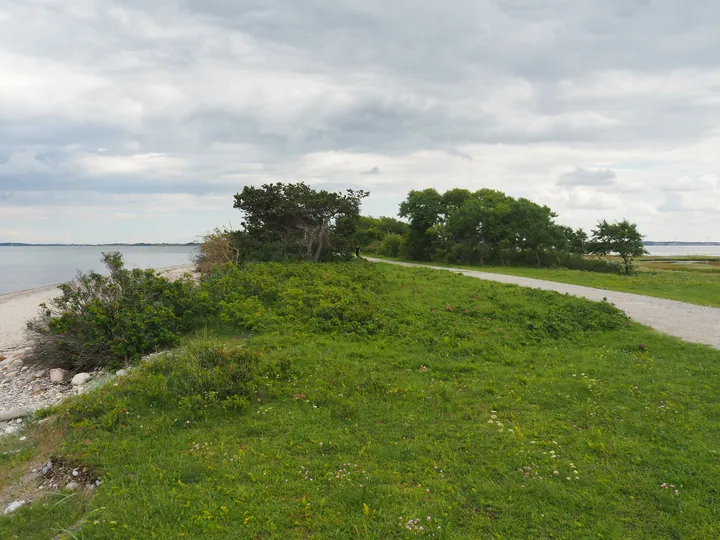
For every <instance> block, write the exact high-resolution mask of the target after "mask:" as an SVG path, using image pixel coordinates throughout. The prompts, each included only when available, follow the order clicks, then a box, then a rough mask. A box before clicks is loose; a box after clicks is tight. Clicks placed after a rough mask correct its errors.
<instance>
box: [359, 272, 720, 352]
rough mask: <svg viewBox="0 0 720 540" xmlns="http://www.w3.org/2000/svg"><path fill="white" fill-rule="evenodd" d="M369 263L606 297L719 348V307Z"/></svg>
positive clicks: (662, 327) (641, 317)
mask: <svg viewBox="0 0 720 540" xmlns="http://www.w3.org/2000/svg"><path fill="white" fill-rule="evenodd" d="M367 260H369V261H372V262H376V263H387V264H396V265H399V266H409V267H417V266H421V267H423V268H431V269H433V270H447V271H449V272H455V273H458V274H463V275H466V276H470V277H475V278H479V279H485V280H489V281H497V282H500V283H512V284H515V285H520V286H523V287H533V288H535V289H544V290H546V291H557V292H559V293H567V294H571V295H573V296H580V297H582V298H587V299H589V300H595V301H602V300H603V299H604V298H607V300H608V302H611V303H613V304H615V305H616V306H617V307H618V308H620V309H622V310H623V311H624V312H625V313H627V314H628V315H629V316H630V317H631V318H632V319H633V320H635V321H637V322H639V323H642V324H645V325H647V326H649V327H650V328H654V329H655V330H658V331H660V332H663V333H665V334H668V335H671V336H675V337H679V338H681V339H684V340H685V341H692V342H695V343H704V344H705V345H710V346H712V347H715V348H716V349H720V309H718V308H712V307H706V306H697V305H695V304H688V303H685V302H678V301H676V300H665V299H664V298H654V297H652V296H644V295H641V294H631V293H624V292H617V291H606V290H604V289H594V288H592V287H583V286H581V285H570V284H567V283H557V282H555V281H545V280H542V279H533V278H525V277H519V276H508V275H505V274H492V273H490V272H478V271H477V270H462V269H459V268H443V267H440V266H431V265H425V264H423V265H419V264H411V263H403V262H398V261H385V260H382V259H372V258H368V259H367Z"/></svg>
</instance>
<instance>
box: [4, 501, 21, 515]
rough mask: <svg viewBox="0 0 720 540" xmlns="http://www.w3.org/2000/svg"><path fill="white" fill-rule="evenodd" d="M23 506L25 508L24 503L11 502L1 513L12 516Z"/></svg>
mask: <svg viewBox="0 0 720 540" xmlns="http://www.w3.org/2000/svg"><path fill="white" fill-rule="evenodd" d="M23 506H25V501H13V502H11V503H10V504H8V505H7V506H6V507H5V512H3V513H4V514H5V515H8V514H12V513H13V512H15V511H17V510H19V509H20V508H22V507H23Z"/></svg>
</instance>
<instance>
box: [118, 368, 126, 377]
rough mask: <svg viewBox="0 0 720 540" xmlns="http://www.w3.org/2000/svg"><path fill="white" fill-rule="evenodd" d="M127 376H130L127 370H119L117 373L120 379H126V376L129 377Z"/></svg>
mask: <svg viewBox="0 0 720 540" xmlns="http://www.w3.org/2000/svg"><path fill="white" fill-rule="evenodd" d="M127 374H128V370H127V369H118V370H117V371H116V372H115V375H117V376H118V377H124V376H125V375H127Z"/></svg>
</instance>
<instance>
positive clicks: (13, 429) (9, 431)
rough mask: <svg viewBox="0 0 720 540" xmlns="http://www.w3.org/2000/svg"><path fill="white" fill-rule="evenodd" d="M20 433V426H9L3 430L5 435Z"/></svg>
mask: <svg viewBox="0 0 720 540" xmlns="http://www.w3.org/2000/svg"><path fill="white" fill-rule="evenodd" d="M20 431H22V426H18V425H17V424H10V425H9V426H8V427H6V428H5V431H4V433H5V435H15V434H16V433H19V432H20Z"/></svg>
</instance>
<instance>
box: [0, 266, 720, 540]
mask: <svg viewBox="0 0 720 540" xmlns="http://www.w3.org/2000/svg"><path fill="white" fill-rule="evenodd" d="M355 267H356V268H355ZM317 268H320V269H321V270H308V271H307V273H308V275H307V276H306V278H307V279H308V280H310V279H314V280H315V281H316V282H317V287H316V289H317V290H316V291H315V292H317V295H318V297H319V298H320V299H328V298H329V297H332V295H333V294H335V293H334V291H335V288H334V287H333V285H332V283H333V280H341V279H344V276H347V277H350V278H352V282H354V283H363V286H362V287H360V288H358V289H357V290H355V291H350V292H348V293H347V294H348V295H349V298H345V297H342V296H340V297H338V298H336V299H335V300H333V301H332V302H329V303H323V304H322V306H321V307H322V309H319V310H315V311H313V312H312V313H310V312H308V313H309V314H308V315H307V316H306V317H303V318H302V319H292V318H291V317H290V316H289V315H282V314H283V305H284V304H283V302H290V301H295V300H296V299H297V297H296V295H297V294H298V293H297V290H296V289H295V288H294V286H293V283H292V281H293V279H295V277H292V276H291V277H288V276H278V277H276V278H275V281H273V280H272V279H270V278H268V279H267V280H266V281H265V283H264V285H263V287H264V288H256V289H255V290H254V293H253V294H255V295H257V297H258V298H261V297H264V298H265V301H264V304H263V306H264V308H263V309H264V310H265V312H264V315H262V317H260V318H258V317H256V316H253V318H252V320H253V322H252V324H253V326H254V327H255V330H254V331H253V332H251V333H248V332H247V326H245V327H243V328H242V329H236V330H233V329H231V328H228V327H224V329H221V330H218V331H216V332H214V336H213V335H210V336H208V335H203V336H198V337H196V338H193V339H190V340H188V341H187V342H186V344H185V345H184V346H183V347H181V348H180V349H178V350H176V351H174V352H173V353H172V354H169V355H166V356H164V357H162V358H160V359H159V360H157V361H156V362H153V363H147V364H143V365H142V366H140V367H138V368H137V369H136V370H135V371H134V372H133V374H132V375H131V376H130V377H127V378H124V379H122V380H119V381H118V384H117V386H113V385H109V386H106V387H104V388H102V389H100V390H98V391H96V392H94V393H92V394H90V395H85V396H81V397H79V398H76V399H74V400H73V401H72V402H71V403H70V404H69V405H67V406H64V407H62V408H61V409H60V410H59V414H60V422H61V424H62V425H63V426H65V427H66V428H67V433H66V435H65V438H64V439H63V441H62V444H61V445H60V446H58V448H57V453H59V454H62V455H64V456H66V458H67V459H71V460H72V461H74V462H76V463H82V464H85V465H88V466H90V467H91V468H92V469H93V470H95V471H97V473H98V474H99V475H101V476H102V478H103V484H102V485H101V487H100V488H99V489H98V490H97V493H96V495H95V496H94V498H93V499H92V501H91V502H90V503H86V502H83V501H82V500H81V499H79V498H77V499H70V500H67V501H63V502H61V504H59V505H58V506H56V507H55V509H53V510H52V513H48V507H44V506H43V503H36V504H34V505H32V506H30V507H29V508H26V509H22V510H20V511H19V512H18V513H17V515H14V516H10V517H4V518H0V537H1V538H3V539H5V538H7V539H14V538H18V539H19V538H22V539H23V540H25V539H35V538H37V539H40V538H42V539H46V538H52V537H53V535H55V534H56V533H58V532H60V537H61V538H91V539H111V538H112V539H115V538H123V539H124V538H128V539H130V538H137V539H145V538H157V539H170V538H173V539H175V538H192V539H205V538H223V539H224V538H228V539H230V538H265V539H266V538H283V539H285V538H353V537H358V538H377V539H386V538H415V537H423V538H424V537H427V538H432V537H435V538H467V539H476V538H485V537H488V538H531V537H536V538H636V539H641V538H652V539H657V538H683V539H685V538H698V539H700V538H708V539H710V538H718V537H720V505H718V504H717V503H718V485H720V469H719V468H718V462H719V461H718V448H720V409H718V405H717V404H718V402H720V399H719V398H720V390H718V388H719V387H718V384H717V382H718V376H719V375H720V352H719V351H715V350H712V349H710V348H707V347H703V346H699V345H692V344H688V343H684V342H681V341H679V340H675V339H672V338H669V337H665V336H662V335H660V334H657V333H655V332H652V331H651V330H648V329H647V328H644V327H642V326H640V325H637V324H635V323H631V322H630V321H627V320H626V318H625V317H624V315H623V314H622V313H620V312H618V311H617V310H615V309H614V308H612V306H609V305H607V304H602V303H600V304H595V303H590V302H586V301H584V300H580V299H576V298H572V297H566V296H562V295H558V294H555V293H549V292H544V291H538V290H531V289H522V288H519V287H514V286H506V285H500V284H494V283H490V282H483V281H481V280H477V279H473V278H468V277H463V276H458V275H454V274H450V273H444V272H435V271H430V270H422V269H408V268H399V267H391V266H387V265H374V266H373V265H362V264H360V263H358V264H357V265H345V266H337V267H335V266H333V265H323V266H319V267H317ZM258 272H259V270H258ZM302 272H306V271H305V270H298V271H297V272H296V273H295V274H293V271H292V270H290V271H288V273H289V274H293V276H297V275H300V274H301V273H302ZM323 273H324V275H323ZM336 274H337V275H336ZM274 287H276V288H277V289H272V290H273V291H276V292H277V293H275V292H273V294H272V295H267V294H266V293H267V291H269V290H271V288H274ZM288 298H289V299H290V300H288ZM346 300H347V302H346ZM305 301H307V299H306V300H305ZM323 302H324V300H323ZM358 305H363V306H366V307H367V313H370V315H369V317H370V318H369V319H367V320H366V323H365V324H366V325H372V328H373V329H374V330H373V331H372V332H368V333H366V334H363V333H362V332H361V328H360V327H355V326H352V325H351V324H350V322H347V324H348V326H343V325H342V324H339V325H338V324H336V322H335V321H337V320H340V321H348V319H349V318H350V317H355V318H358V317H364V316H365V312H363V314H358V312H357V311H353V309H355V308H357V306H358ZM328 306H330V307H334V308H335V311H334V312H333V316H334V317H336V318H335V319H332V322H333V324H330V323H329V321H330V319H328V317H329V316H330V315H329V313H330V311H329V309H330V308H329V307H328ZM341 307H342V309H341ZM253 309H256V308H253ZM243 313H244V315H243V320H246V321H247V317H248V315H247V313H245V312H243ZM348 328H353V330H352V331H348ZM640 344H642V347H641V346H640ZM37 429H38V430H39V433H40V435H39V436H41V434H42V430H43V429H44V426H38V428H37ZM0 467H2V465H1V464H0ZM555 471H557V474H555ZM663 484H665V485H666V486H670V485H673V486H675V487H673V488H669V487H668V488H667V489H666V488H665V487H662V486H663ZM676 489H677V494H676V493H675V490H676ZM58 502H60V499H52V500H51V501H48V502H47V504H48V505H50V506H52V504H56V503H58ZM58 508H66V509H67V510H66V512H65V513H63V512H58V511H56V509H58ZM83 516H84V519H82V517H83ZM428 517H429V519H428ZM408 520H417V524H415V522H414V521H413V524H412V525H410V529H411V530H408V528H407V527H408ZM421 526H422V527H423V529H422V530H420V527H421ZM72 527H76V528H74V529H72V535H71V534H70V533H62V529H68V530H69V529H71V528H72Z"/></svg>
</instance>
